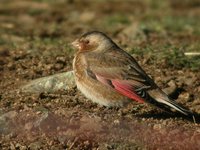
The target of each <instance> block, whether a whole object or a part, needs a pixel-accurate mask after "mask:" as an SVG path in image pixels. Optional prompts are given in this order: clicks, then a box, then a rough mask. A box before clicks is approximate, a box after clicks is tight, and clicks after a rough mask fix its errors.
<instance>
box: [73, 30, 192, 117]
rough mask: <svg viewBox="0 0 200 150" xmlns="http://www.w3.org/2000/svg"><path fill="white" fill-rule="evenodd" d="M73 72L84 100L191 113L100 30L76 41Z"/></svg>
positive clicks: (183, 113)
mask: <svg viewBox="0 0 200 150" xmlns="http://www.w3.org/2000/svg"><path fill="white" fill-rule="evenodd" d="M71 44H72V46H73V47H74V49H76V50H77V52H76V54H75V56H74V59H73V70H74V76H75V82H76V85H77V88H78V89H79V90H80V91H81V92H82V93H83V94H84V95H85V97H86V98H88V99H90V100H92V101H93V102H96V103H98V104H100V105H103V106H107V107H115V106H116V107H123V106H125V105H126V104H128V103H130V102H132V101H137V102H139V103H148V104H150V105H152V106H155V107H157V108H159V109H161V110H164V111H166V112H169V113H174V112H175V111H176V112H179V113H180V114H182V115H185V116H188V117H189V116H193V113H192V112H191V111H190V110H189V109H186V108H185V107H183V106H181V105H180V104H178V103H177V102H176V101H174V100H172V99H171V98H170V97H169V96H168V95H167V94H166V93H165V92H164V91H162V90H161V88H159V87H158V85H157V84H156V83H155V82H154V80H153V79H152V78H151V77H149V76H148V75H147V73H146V72H145V71H144V70H143V69H142V67H141V66H140V65H139V64H138V63H137V61H136V60H135V59H134V58H133V57H132V56H131V55H130V54H129V53H127V52H126V51H124V50H123V49H122V48H120V47H119V46H118V45H117V44H116V43H115V42H114V41H113V40H112V39H111V38H110V37H108V36H107V35H106V34H105V33H103V32H100V31H90V32H87V33H85V34H83V35H81V36H80V37H79V38H77V39H76V40H75V41H73V42H72V43H71Z"/></svg>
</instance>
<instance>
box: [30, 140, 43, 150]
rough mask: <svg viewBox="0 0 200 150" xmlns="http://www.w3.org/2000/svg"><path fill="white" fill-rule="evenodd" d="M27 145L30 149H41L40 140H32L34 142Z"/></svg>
mask: <svg viewBox="0 0 200 150" xmlns="http://www.w3.org/2000/svg"><path fill="white" fill-rule="evenodd" d="M28 147H29V149H30V150H38V149H41V147H42V143H41V142H34V143H31V144H30V145H29V146H28Z"/></svg>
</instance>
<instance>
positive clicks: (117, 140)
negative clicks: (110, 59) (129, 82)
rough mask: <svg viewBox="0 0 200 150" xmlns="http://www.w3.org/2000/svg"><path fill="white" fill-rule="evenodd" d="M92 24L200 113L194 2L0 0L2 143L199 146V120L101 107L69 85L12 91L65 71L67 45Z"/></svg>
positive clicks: (198, 24) (199, 43)
mask: <svg viewBox="0 0 200 150" xmlns="http://www.w3.org/2000/svg"><path fill="white" fill-rule="evenodd" d="M92 30H99V31H101V32H104V33H106V34H108V35H109V36H110V37H111V38H112V39H113V40H114V41H115V42H116V43H117V44H118V45H119V46H120V47H121V48H123V49H124V50H126V51H127V52H129V53H130V54H131V55H133V56H134V57H135V58H136V60H137V61H138V62H139V63H140V64H141V65H142V67H143V68H144V69H145V71H147V73H148V74H150V75H151V76H152V77H153V78H154V80H155V81H156V83H157V84H158V85H159V86H160V87H161V88H171V87H173V88H172V89H171V91H173V90H174V92H175V93H176V96H175V97H173V98H175V99H177V101H178V102H179V103H181V104H183V105H184V106H186V107H188V108H189V109H191V110H192V111H195V112H197V113H200V72H199V70H200V56H199V53H200V1H199V0H0V149H1V148H2V149H3V148H4V149H26V148H29V149H52V148H55V149H56V148H57V149H66V148H68V149H169V148H172V149H173V148H174V149H195V148H196V149H199V147H200V145H199V144H200V143H199V138H200V134H199V131H200V129H199V128H200V126H199V125H198V124H194V123H193V122H189V121H187V120H184V119H181V118H180V117H179V118H176V116H174V117H170V116H167V115H166V114H165V113H163V112H162V113H160V112H159V111H158V110H156V109H154V108H151V107H149V106H147V105H142V104H135V103H133V104H130V105H129V106H128V107H124V108H120V109H106V108H104V107H101V106H99V105H96V104H94V103H92V102H90V101H86V99H85V97H84V96H82V94H80V92H79V91H78V90H77V89H76V88H73V89H72V90H70V91H61V92H60V93H39V94H36V95H33V94H29V95H22V94H20V93H13V90H16V89H17V87H19V86H21V85H24V84H25V83H26V82H29V81H32V80H33V79H36V78H39V77H44V76H48V75H53V74H57V73H60V72H66V71H69V70H72V59H73V56H74V53H75V50H73V49H72V48H71V46H70V43H71V42H72V41H74V40H75V39H76V38H77V37H80V36H81V35H82V34H83V33H85V32H88V31H92ZM188 52H192V53H195V54H194V55H192V56H188V55H187V53H188ZM177 89H180V90H177ZM4 112H6V113H4ZM138 116H139V117H138ZM83 133H86V135H84V136H83ZM183 133H184V134H183ZM79 135H80V136H79ZM77 137H78V138H77ZM99 139H100V140H99Z"/></svg>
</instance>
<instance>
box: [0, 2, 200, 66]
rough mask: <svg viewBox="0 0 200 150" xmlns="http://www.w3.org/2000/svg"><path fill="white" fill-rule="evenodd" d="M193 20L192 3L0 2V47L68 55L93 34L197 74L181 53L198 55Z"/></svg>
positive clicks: (196, 11) (198, 32)
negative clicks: (79, 40)
mask: <svg viewBox="0 0 200 150" xmlns="http://www.w3.org/2000/svg"><path fill="white" fill-rule="evenodd" d="M199 17H200V2H199V1H198V0H183V1H181V2H180V1H179V0H168V1H159V0H142V1H140V0H133V1H129V0H127V1H119V0H108V1H107V0H97V1H95V2H93V1H90V0H88V1H87V0H83V1H81V0H29V1H26V0H24V1H23V0H17V1H13V0H1V3H0V46H1V47H7V48H10V49H21V50H26V51H30V52H33V51H39V52H40V54H41V53H44V52H46V50H48V53H49V52H50V51H51V52H53V53H59V51H60V49H65V52H66V53H67V54H69V53H70V54H71V52H72V50H71V49H70V48H69V45H68V44H69V43H70V42H71V41H73V40H74V39H75V38H76V37H79V36H80V35H82V34H83V33H85V32H88V31H91V30H99V31H102V32H105V33H107V34H109V36H111V37H112V38H113V39H114V40H115V41H116V42H117V43H119V44H120V45H121V46H123V48H126V49H127V50H128V51H129V52H133V53H135V54H138V55H151V59H156V61H157V59H158V60H159V61H164V63H165V61H166V60H167V61H166V63H167V64H169V65H172V66H173V67H174V66H175V67H189V68H192V69H199V66H200V60H199V59H190V58H185V56H184V54H183V53H184V52H186V51H187V52H188V51H192V52H193V51H195V52H196V51H198V52H199V51H200V50H199V49H200V44H199V40H200V28H199V26H200V20H199ZM169 58H170V59H169ZM174 59H176V60H174Z"/></svg>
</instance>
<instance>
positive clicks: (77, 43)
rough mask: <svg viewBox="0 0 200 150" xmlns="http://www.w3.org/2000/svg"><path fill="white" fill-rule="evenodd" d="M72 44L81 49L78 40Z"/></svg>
mask: <svg viewBox="0 0 200 150" xmlns="http://www.w3.org/2000/svg"><path fill="white" fill-rule="evenodd" d="M71 45H72V46H73V47H74V48H77V49H80V43H79V41H78V40H75V41H74V42H72V43H71Z"/></svg>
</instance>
